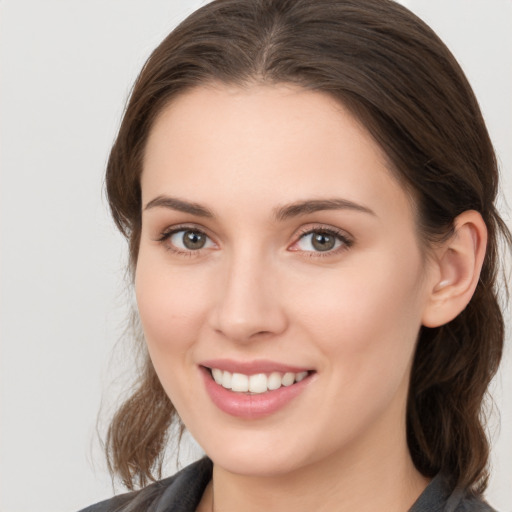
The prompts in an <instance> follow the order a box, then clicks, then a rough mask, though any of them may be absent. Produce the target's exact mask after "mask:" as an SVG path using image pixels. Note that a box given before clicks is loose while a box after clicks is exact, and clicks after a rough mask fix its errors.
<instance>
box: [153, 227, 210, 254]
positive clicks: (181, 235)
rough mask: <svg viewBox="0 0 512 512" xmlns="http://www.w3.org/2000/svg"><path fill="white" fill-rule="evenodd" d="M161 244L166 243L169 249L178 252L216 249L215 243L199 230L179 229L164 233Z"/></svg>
mask: <svg viewBox="0 0 512 512" xmlns="http://www.w3.org/2000/svg"><path fill="white" fill-rule="evenodd" d="M160 241H161V242H164V241H165V242H166V244H167V245H168V246H169V249H171V250H173V251H176V252H190V251H199V250H200V249H208V248H210V247H214V246H215V244H214V243H213V241H212V240H211V239H210V238H209V237H208V235H206V234H205V233H203V232H202V231H200V230H198V229H192V228H188V229H184V228H177V229H173V230H171V231H168V232H167V233H164V234H163V235H162V237H161V238H160Z"/></svg>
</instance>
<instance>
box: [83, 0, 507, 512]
mask: <svg viewBox="0 0 512 512" xmlns="http://www.w3.org/2000/svg"><path fill="white" fill-rule="evenodd" d="M497 181H498V173H497V166H496V160H495V155H494V152H493V149H492V145H491V143H490V140H489V137H488V134H487V131H486V128H485V125H484V122H483V120H482V116H481V113H480V110H479V108H478V105H477V102H476V99H475V98H474V95H473V93H472V91H471V89H470V86H469V84H468V83H467V81H466V79H465V77H464V75H463V73H462V71H461V70H460V68H459V66H458V64H457V63H456V62H455V60H454V58H453V56H452V55H451V54H450V53H449V51H448V50H447V49H446V47H445V46H444V45H443V43H442V42H441V41H440V40H439V39H438V38H437V37H436V36H435V34H434V33H433V32H432V31H431V30H430V29H429V28H428V27H427V26H426V25H425V24H424V23H423V22H421V21H420V20H418V19H417V18H416V17H415V16H414V15H412V14H411V13H410V12H409V11H407V10H406V9H405V8H403V7H401V6H399V5H398V4H395V3H394V2H391V1H389V0H328V1H327V0H320V1H315V2H311V1H309V0H308V1H305V0H251V1H242V0H217V1H214V2H212V3H210V4H208V5H206V6H204V7H203V8H201V9H200V10H198V11H197V12H196V13H194V14H193V15H192V16H190V17H189V18H188V19H187V20H185V21H184V22H183V23H182V24H181V25H180V26H179V27H178V28H176V29H175V30H174V31H173V32H172V33H171V34H170V35H169V36H168V37H167V38H166V39H165V40H164V41H163V43H162V44H161V45H160V46H159V47H158V48H157V49H156V50H155V52H154V53H153V54H152V56H151V57H150V58H149V60H148V62H147V63H146V65H145V66H144V69H143V70H142V72H141V74H140V76H139V78H138V80H137V82H136V84H135V87H134V89H133V92H132V96H131V98H130V101H129V104H128V106H127V109H126V112H125V115H124V119H123V122H122V125H121V128H120V131H119V135H118V138H117V140H116V142H115V145H114V147H113V149H112V152H111V156H110V159H109V163H108V168H107V190H108V195H109V201H110V205H111V209H112V213H113V216H114V220H115V222H116V224H117V226H118V227H119V229H120V230H121V232H122V233H123V234H124V235H125V236H126V237H127V239H128V240H129V246H130V264H131V272H132V275H133V280H134V286H135V291H136V297H137V305H138V310H139V316H140V320H141V324H142V328H143V331H144V338H145V342H146V345H147V349H148V350H147V354H148V356H147V358H146V362H145V366H144V369H143V375H142V376H141V380H140V382H139V384H138V387H137V388H136V389H135V391H134V393H133V395H132V396H131V398H130V399H129V400H128V401H127V402H126V403H125V404H123V406H122V407H121V408H120V409H119V410H118V411H117V413H116V415H115V417H114V420H113V422H112V424H111V427H110V430H109V434H108V440H107V450H108V456H109V461H110V464H111V469H112V471H113V473H114V474H117V475H119V476H120V477H121V478H122V479H123V481H124V482H125V484H126V486H127V487H128V488H129V489H132V490H133V489H134V488H135V487H136V486H141V487H142V486H144V485H146V484H147V483H148V482H149V481H150V480H153V479H154V477H153V475H154V473H156V474H157V475H158V468H159V466H161V461H162V457H163V451H164V448H165V445H166V442H167V440H168V431H169V429H170V426H171V423H172V421H173V420H177V421H182V422H183V423H182V424H183V425H184V426H185V427H186V428H187V429H189V430H190V432H191V433H192V435H193V436H194V437H195V438H196V440H197V441H198V442H199V444H200V445H201V446H202V447H203V449H204V451H205V453H206V455H207V458H204V459H202V460H201V461H199V462H197V463H195V464H193V465H192V466H189V467H188V468H186V469H185V470H183V471H182V472H180V473H178V475H176V476H175V477H171V478H168V479H166V480H162V481H160V482H157V483H153V484H150V485H149V486H147V487H145V488H144V489H143V490H140V491H134V492H132V493H129V494H125V495H122V496H118V497H116V498H113V499H112V500H108V501H106V502H103V503H100V504H98V505H95V506H92V507H90V508H89V509H87V510H88V511H90V512H92V511H107V510H123V511H129V510H151V511H153V510H154V511H156V510H159V511H160V510H169V511H194V510H197V511H231V510H244V511H252V510H268V511H273V510H299V511H302V510H318V511H323V510H350V511H360V512H363V511H366V510H368V511H369V510H372V511H373V510H396V511H407V510H410V511H413V512H419V511H424V510H446V511H448V510H450V511H462V510H464V511H466V510H471V511H473V510H492V509H491V508H490V507H489V506H488V505H487V504H485V502H484V501H483V498H482V495H483V491H484V490H485V487H486V481H487V460H488V448H489V446H488V441H487V439H486V436H485V433H484V429H483V425H482V421H483V419H482V416H481V406H482V400H483V397H484V395H485V392H486V389H487V386H488V384H489V381H490V379H491V378H492V376H493V375H494V373H495V371H496V369H497V367H498V364H499V360H500V357H501V350H502V345H503V319H502V313H501V310H500V307H499V305H498V301H497V296H496V295H497V290H496V285H497V271H498V254H497V246H498V240H499V237H500V236H502V237H504V239H505V240H507V241H508V242H510V233H509V232H508V231H507V228H506V227H505V225H504V223H503V221H502V220H501V218H500V217H499V215H498V213H497V212H496V209H495V206H494V200H495V197H496V192H497V185H498V183H497ZM178 418H179V420H178Z"/></svg>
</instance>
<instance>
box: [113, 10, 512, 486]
mask: <svg viewBox="0 0 512 512" xmlns="http://www.w3.org/2000/svg"><path fill="white" fill-rule="evenodd" d="M209 82H220V83H225V84H231V85H233V84H234V85H238V86H240V87H244V86H246V85H247V84H250V83H265V84H278V83H292V84H296V85H299V86H302V87H304V88H307V89H309V90H313V91H321V92H324V93H327V94H329V95H331V96H332V97H334V98H335V99H337V100H338V101H340V102H341V103H342V104H343V105H345V106H346V107H347V108H349V109H350V111H351V112H352V113H353V114H354V115H355V116H356V117H357V118H358V119H359V120H360V121H361V122H362V124H363V126H365V127H366V128H367V129H368V130H369V132H370V133H371V134H372V135H373V137H374V138H375V140H376V141H377V142H378V143H379V145H380V146H381V147H382V148H383V149H384V151H385V153H386V154H387V156H388V158H389V160H390V162H391V163H392V167H393V172H394V173H395V175H396V176H397V178H398V179H399V180H400V182H401V183H402V184H403V185H404V187H405V188H406V189H407V190H408V191H409V192H411V193H412V195H413V197H414V199H415V206H416V209H417V211H418V228H419V229H418V231H419V233H420V237H421V239H422V241H423V242H424V243H425V247H426V248H428V247H429V246H430V244H431V243H432V242H433V241H435V240H438V239H440V238H443V237H444V236H446V235H447V234H449V233H450V232H451V229H452V227H453V221H454V219H455V218H456V217H457V216H458V215H459V214H460V213H462V212H464V211H466V210H477V211H478V212H480V214H481V215H482V217H483V219H484V221H485V224H486V226H487V229H488V245H487V253H486V256H485V261H484V264H483V268H482V272H481V276H480V281H479V283H478V286H477V288H476V291H475V294H474V296H473V298H472V299H471V301H470V303H469V305H468V306H467V308H466V309H465V310H464V311H463V312H462V313H461V314H460V315H459V316H458V317H457V318H455V319H454V320H453V321H451V322H449V323H448V324H446V325H443V326H442V327H439V328H430V329H429V328H422V329H421V331H420V333H419V339H418V344H417V349H416V354H415V358H414V363H413V368H412V373H411V381H410V390H409V398H408V405H407V436H408V444H409V449H410V452H411V455H412V459H413V461H414V463H415V465H416V467H417V468H418V470H419V471H420V472H421V473H422V474H423V475H425V476H428V477H432V476H434V475H435V474H436V473H438V472H439V471H442V472H444V473H445V474H446V475H448V476H449V477H450V478H451V479H452V484H453V485H460V486H462V487H464V488H467V489H470V490H472V491H473V492H475V493H477V494H478V493H481V492H482V491H483V490H484V489H485V486H486V483H487V462H488V455H489V443H488V440H487V437H486V434H485V423H484V417H483V414H482V409H483V400H484V397H485V393H486V390H487V387H488V384H489V382H490V380H491V378H492V377H493V375H494V374H495V372H496V370H497V367H498V364H499V361H500V358H501V353H502V346H503V339H504V324H503V317H502V312H501V309H500V306H499V303H498V299H497V271H498V267H499V265H498V242H499V238H500V237H499V235H500V233H501V235H503V237H504V239H505V240H507V241H508V243H510V233H509V231H508V230H507V228H506V226H505V224H504V223H503V221H502V219H501V218H500V216H499V215H498V213H497V211H496V209H495V204H494V202H495V199H496V194H497V189H498V169H497V163H496V158H495V154H494V151H493V147H492V144H491V141H490V139H489V136H488V133H487V130H486V127H485V124H484V121H483V118H482V115H481V112H480V109H479V107H478V104H477V101H476V99H475V96H474V94H473V92H472V90H471V87H470V86H469V84H468V82H467V80H466V78H465V76H464V73H463V72H462V70H461V68H460V67H459V65H458V64H457V62H456V60H455V59H454V57H453V56H452V54H451V53H450V51H449V50H448V49H447V48H446V46H445V45H444V44H443V43H442V41H441V40H440V39H439V38H438V37H437V36H436V35H435V33H434V32H433V31H432V30H431V29H430V28H429V27H428V26H426V25H425V24H424V23H423V22H422V21H421V20H419V19H418V18H417V17H416V16H414V15H413V14H412V13H411V12H409V11H408V10H407V9H405V8H404V7H402V6H400V5H398V4H396V3H395V2H393V1H390V0H315V1H312V0H216V1H214V2H212V3H210V4H207V5H206V6H204V7H202V8H201V9H199V10H198V11H196V12H195V13H194V14H192V15H191V16H190V17H189V18H187V19H186V20H185V21H184V22H183V23H181V24H180V25H179V26H178V27H177V28H176V29H175V30H174V31H173V32H172V33H171V34H170V35H169V36H168V37H167V38H166V39H165V40H164V41H163V42H162V43H161V44H160V46H159V47H158V48H157V49H156V50H155V51H154V52H153V53H152V55H151V56H150V58H149V59H148V61H147V62H146V64H145V66H144V68H143V69H142V72H141V73H140V75H139V77H138V79H137V81H136V83H135V85H134V88H133V91H132V94H131V98H130V100H129V102H128V105H127V108H126V112H125V114H124V118H123V121H122V124H121V127H120V130H119V134H118V137H117V140H116V141H115V144H114V146H113V148H112V152H111V154H110V159H109V161H108V167H107V175H106V186H107V193H108V198H109V202H110V207H111V211H112V214H113V217H114V220H115V222H116V224H117V226H118V227H119V229H120V230H121V232H122V233H123V234H124V235H125V236H126V238H127V239H128V241H129V247H130V268H131V271H132V272H133V271H134V269H135V267H136V264H137V253H138V247H139V242H140V232H141V190H140V176H141V172H142V160H143V155H144V149H145V145H146V141H147V138H148V134H149V132H150V130H151V127H152V125H153V123H154V121H155V119H156V117H157V116H158V115H159V113H160V112H161V111H162V109H163V108H164V107H165V106H166V105H168V104H169V102H170V101H172V100H173V99H174V98H176V97H177V95H179V94H180V93H182V92H184V91H186V90H189V89H191V88H193V87H197V86H201V85H204V84H207V83H209ZM175 414H176V413H175V409H174V408H173V405H172V403H171V402H170V400H169V398H168V397H167V396H166V395H165V392H164V390H163V389H162V387H161V385H160V384H159V382H158V379H157V377H156V374H155V371H154V369H153V367H152V364H151V362H150V360H149V358H147V360H146V363H145V366H144V370H143V373H142V375H141V378H140V381H139V382H138V385H137V386H136V387H135V388H134V391H133V394H132V396H131V397H130V398H129V399H128V400H127V401H126V402H125V403H124V404H123V405H122V406H121V407H120V408H119V410H118V411H117V413H116V414H115V416H114V418H113V421H112V423H111V425H110V429H109V432H108V436H107V445H106V448H107V455H108V458H109V462H110V467H111V470H112V471H113V472H114V473H117V474H118V475H120V476H121V478H122V479H123V481H124V482H125V484H126V485H127V486H128V487H129V488H133V487H134V486H136V485H144V484H145V483H147V481H148V479H153V473H155V471H156V473H157V474H158V470H159V468H161V463H162V456H163V452H164V448H165V445H166V443H167V439H168V431H169V427H170V425H171V422H172V420H173V418H174V416H175Z"/></svg>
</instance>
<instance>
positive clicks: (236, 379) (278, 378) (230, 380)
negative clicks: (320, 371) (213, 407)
mask: <svg viewBox="0 0 512 512" xmlns="http://www.w3.org/2000/svg"><path fill="white" fill-rule="evenodd" d="M210 371H211V374H212V377H213V379H214V380H215V382H216V383H217V384H219V385H220V386H222V387H223V388H224V389H230V390H231V391H235V392H238V393H254V394H259V393H266V392H267V391H275V390H276V389H279V388H280V387H282V386H291V385H293V384H295V383H296V382H300V381H301V380H304V379H305V378H306V377H307V376H308V372H307V371H303V372H299V373H294V372H286V373H281V372H272V373H271V374H269V375H267V374H265V373H257V374H255V375H245V374H243V373H231V372H228V371H227V370H221V369H220V368H210Z"/></svg>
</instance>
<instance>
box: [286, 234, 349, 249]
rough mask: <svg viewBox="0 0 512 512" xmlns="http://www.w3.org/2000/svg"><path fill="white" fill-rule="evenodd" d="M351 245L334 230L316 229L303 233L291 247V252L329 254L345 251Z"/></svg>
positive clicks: (347, 239)
mask: <svg viewBox="0 0 512 512" xmlns="http://www.w3.org/2000/svg"><path fill="white" fill-rule="evenodd" d="M351 245H352V241H351V240H350V239H349V238H348V237H347V236H346V235H345V234H344V233H342V232H338V231H336V230H334V229H326V228H318V229H309V230H308V231H307V232H305V233H303V234H302V235H301V236H300V238H299V240H298V241H297V242H296V243H295V244H294V245H293V247H292V250H295V251H305V252H313V253H315V252H317V253H319V252H323V253H329V252H337V250H338V249H346V248H348V247H350V246H351Z"/></svg>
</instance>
